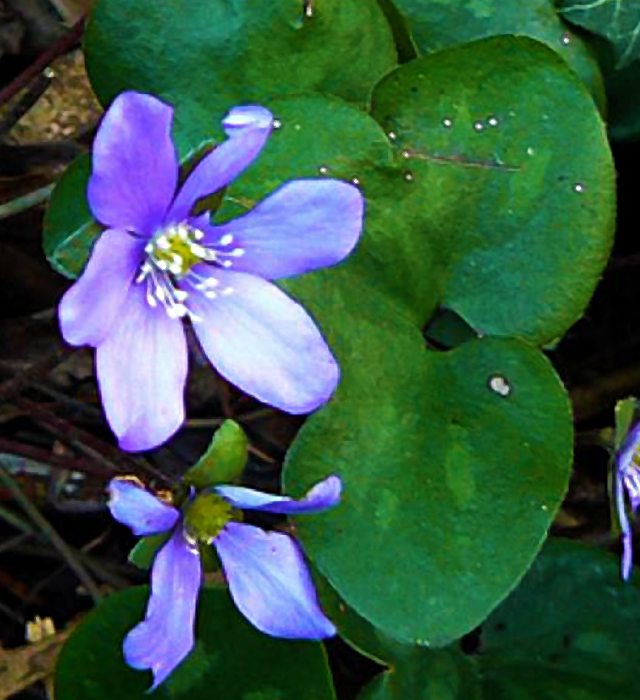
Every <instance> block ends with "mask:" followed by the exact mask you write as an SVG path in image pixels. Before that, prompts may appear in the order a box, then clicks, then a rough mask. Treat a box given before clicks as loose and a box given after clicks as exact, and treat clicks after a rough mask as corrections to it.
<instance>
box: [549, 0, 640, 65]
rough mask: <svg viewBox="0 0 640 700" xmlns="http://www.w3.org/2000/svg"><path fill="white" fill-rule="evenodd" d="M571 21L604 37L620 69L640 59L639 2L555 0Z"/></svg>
mask: <svg viewBox="0 0 640 700" xmlns="http://www.w3.org/2000/svg"><path fill="white" fill-rule="evenodd" d="M556 5H557V6H558V10H559V11H560V14H561V15H562V16H563V17H565V18H566V19H567V20H568V21H569V22H571V23H572V24H575V25H577V26H579V27H582V28H583V29H586V30H587V31H589V32H591V33H592V34H595V35H597V36H600V37H602V38H603V39H605V40H606V41H607V42H608V43H609V44H610V46H611V48H612V50H613V61H614V64H615V68H616V69H618V70H620V69H622V68H626V67H627V66H628V65H630V64H631V63H633V62H634V61H637V60H639V59H640V4H638V3H637V2H622V1H621V0H595V1H594V2H576V0H556Z"/></svg>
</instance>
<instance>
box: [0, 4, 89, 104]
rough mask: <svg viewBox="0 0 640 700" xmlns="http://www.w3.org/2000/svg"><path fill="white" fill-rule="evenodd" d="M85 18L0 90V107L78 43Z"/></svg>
mask: <svg viewBox="0 0 640 700" xmlns="http://www.w3.org/2000/svg"><path fill="white" fill-rule="evenodd" d="M85 19H86V17H84V16H83V17H81V18H80V19H79V20H78V21H77V22H76V23H75V24H74V25H73V27H71V29H70V30H69V31H68V32H65V33H64V34H63V35H62V36H61V37H60V38H59V39H57V40H56V41H54V42H53V44H52V45H51V46H50V47H49V48H48V49H47V50H46V51H44V52H43V53H41V54H40V55H39V56H38V58H36V60H35V61H34V62H33V63H32V64H31V65H30V66H29V67H28V68H27V69H26V70H24V71H23V72H22V73H20V75H19V76H18V77H17V78H15V79H14V80H13V81H11V82H10V83H9V84H8V85H7V86H6V87H5V88H3V89H2V90H0V107H2V105H4V104H6V103H7V102H8V101H9V100H10V99H12V98H13V97H15V95H17V94H18V93H19V92H20V90H22V89H23V88H25V87H26V86H27V85H28V84H29V83H30V82H31V81H32V80H33V79H34V78H35V77H36V76H37V75H38V74H39V73H41V72H42V71H43V70H44V69H45V68H46V67H47V66H48V65H49V64H50V63H51V62H52V61H54V60H55V59H56V58H58V56H62V55H63V54H65V53H66V52H67V51H68V50H69V49H70V48H71V47H72V46H74V45H75V44H77V43H78V42H79V41H80V37H81V36H82V32H83V31H84V24H85Z"/></svg>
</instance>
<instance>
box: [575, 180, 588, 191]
mask: <svg viewBox="0 0 640 700" xmlns="http://www.w3.org/2000/svg"><path fill="white" fill-rule="evenodd" d="M585 189H586V188H585V186H584V185H583V184H582V183H581V182H576V184H575V185H574V186H573V191H574V192H584V191H585Z"/></svg>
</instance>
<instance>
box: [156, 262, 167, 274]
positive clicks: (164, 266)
mask: <svg viewBox="0 0 640 700" xmlns="http://www.w3.org/2000/svg"><path fill="white" fill-rule="evenodd" d="M156 265H157V266H158V270H162V271H163V272H165V271H166V270H168V269H169V265H167V263H166V261H164V260H158V262H157V263H156Z"/></svg>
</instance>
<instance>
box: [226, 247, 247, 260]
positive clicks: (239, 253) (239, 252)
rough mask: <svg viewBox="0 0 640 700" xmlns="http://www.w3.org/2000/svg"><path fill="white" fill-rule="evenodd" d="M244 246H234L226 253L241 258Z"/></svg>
mask: <svg viewBox="0 0 640 700" xmlns="http://www.w3.org/2000/svg"><path fill="white" fill-rule="evenodd" d="M245 252H246V251H245V249H244V248H235V249H234V250H232V251H231V252H230V253H228V255H233V257H234V258H241V257H242V256H243V255H244V254H245Z"/></svg>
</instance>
